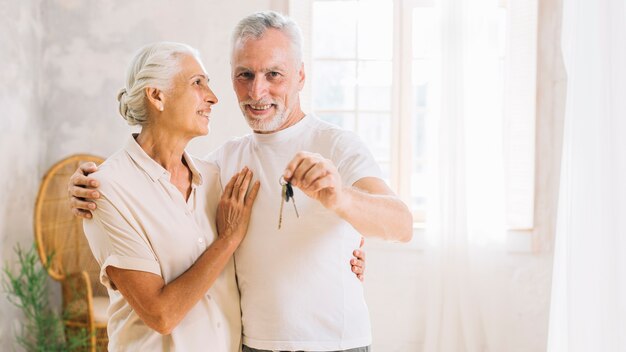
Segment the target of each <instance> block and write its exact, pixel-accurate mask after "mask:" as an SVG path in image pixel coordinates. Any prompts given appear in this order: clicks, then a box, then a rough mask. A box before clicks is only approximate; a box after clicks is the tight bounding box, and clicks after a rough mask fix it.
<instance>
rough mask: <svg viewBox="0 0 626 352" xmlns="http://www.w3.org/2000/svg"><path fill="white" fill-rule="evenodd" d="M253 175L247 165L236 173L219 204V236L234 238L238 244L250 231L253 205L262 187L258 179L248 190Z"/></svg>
mask: <svg viewBox="0 0 626 352" xmlns="http://www.w3.org/2000/svg"><path fill="white" fill-rule="evenodd" d="M252 176H253V174H252V171H251V170H249V169H248V168H247V167H244V168H243V169H242V170H241V171H240V172H238V173H236V174H235V175H234V176H233V177H232V178H231V179H230V181H229V182H228V184H227V185H226V187H225V188H224V193H222V197H221V199H220V201H219V204H218V206H217V234H218V237H220V238H224V239H227V240H233V241H235V242H236V244H237V245H238V244H239V243H240V242H241V240H243V238H244V237H245V235H246V232H247V231H248V224H249V223H250V214H251V212H252V205H253V204H254V200H255V199H256V196H257V194H258V193H259V188H260V187H261V183H260V182H259V181H256V182H254V184H253V185H252V188H251V189H250V190H249V191H248V186H249V185H250V182H252Z"/></svg>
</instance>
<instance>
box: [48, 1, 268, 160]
mask: <svg viewBox="0 0 626 352" xmlns="http://www.w3.org/2000/svg"><path fill="white" fill-rule="evenodd" d="M268 6H270V3H269V1H254V2H250V1H244V0H237V1H228V2H221V1H205V0H194V1H185V2H180V1H147V0H146V1H97V2H86V1H79V0H57V1H46V2H43V3H42V13H43V23H44V27H45V29H46V37H45V41H44V47H43V59H42V61H43V62H42V64H43V77H45V82H44V89H43V110H44V111H45V114H46V118H45V120H44V124H45V125H44V127H45V128H44V129H45V131H46V132H45V133H46V135H45V138H46V140H47V142H48V144H47V148H46V151H45V155H44V160H45V161H46V165H45V166H46V167H47V166H49V165H51V163H52V162H53V161H54V160H58V159H60V158H61V157H63V156H65V155H67V154H71V153H75V152H77V151H84V152H91V153H95V154H98V155H102V156H107V155H110V154H111V153H112V152H113V151H115V150H117V149H118V148H119V147H120V146H121V145H122V143H123V141H125V139H126V138H127V136H128V134H129V132H130V131H131V128H130V127H128V126H127V125H126V122H125V121H124V120H123V119H122V118H121V117H120V116H119V114H118V112H117V101H116V100H115V96H116V94H117V91H118V89H119V88H120V87H121V86H122V84H123V79H124V74H125V70H126V66H127V64H128V62H129V61H130V58H131V57H132V54H133V53H134V51H135V50H137V49H138V48H139V47H141V46H142V45H144V44H147V43H151V42H154V41H160V40H170V41H180V42H184V43H187V44H190V45H192V46H194V47H196V48H198V49H199V50H200V53H201V55H202V58H203V61H204V63H205V66H206V69H207V71H208V73H209V76H210V77H211V87H212V88H213V90H214V92H215V94H216V95H217V96H218V98H219V99H220V101H219V103H218V104H217V106H216V107H215V108H214V110H213V114H212V116H213V119H212V121H211V129H212V132H211V134H210V135H209V137H205V138H200V139H197V140H195V141H193V142H192V146H191V150H192V152H194V153H196V154H198V155H204V154H206V153H207V152H208V151H210V150H212V149H214V148H215V147H217V146H218V145H220V144H221V143H222V142H223V141H225V140H227V139H228V138H229V137H232V136H236V135H241V134H243V133H245V132H246V131H247V127H246V125H245V121H244V120H243V118H242V117H241V113H240V111H239V108H238V107H237V105H236V99H235V96H234V93H233V92H232V88H231V83H230V66H229V60H230V55H229V39H230V31H231V30H232V28H233V27H234V25H235V23H236V22H237V21H238V20H239V19H241V17H243V16H245V15H247V14H249V13H251V12H253V11H257V10H261V9H266V8H268Z"/></svg>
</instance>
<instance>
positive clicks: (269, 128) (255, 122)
mask: <svg viewBox="0 0 626 352" xmlns="http://www.w3.org/2000/svg"><path fill="white" fill-rule="evenodd" d="M247 105H265V104H258V103H256V102H251V101H245V102H242V103H239V107H240V108H241V112H243V116H244V117H245V118H246V122H248V126H250V128H252V130H253V131H256V132H274V131H276V130H278V129H279V128H280V126H282V125H283V123H285V121H286V120H287V117H289V109H286V108H285V106H284V105H280V104H274V106H276V112H275V113H274V116H271V117H269V118H264V119H257V118H254V117H252V116H248V114H247V113H246V106H247Z"/></svg>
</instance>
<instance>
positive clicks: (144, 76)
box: [117, 42, 200, 125]
mask: <svg viewBox="0 0 626 352" xmlns="http://www.w3.org/2000/svg"><path fill="white" fill-rule="evenodd" d="M184 55H191V56H193V57H195V58H196V59H197V60H198V61H200V58H199V57H200V55H199V53H198V50H196V49H194V48H192V47H191V46H189V45H187V44H182V43H174V42H158V43H153V44H149V45H146V46H144V47H143V48H141V49H139V51H137V53H136V54H135V56H134V57H133V59H132V60H131V63H130V66H129V67H128V71H127V73H126V85H125V87H124V88H122V89H120V91H119V93H118V94H117V100H118V101H119V103H120V106H119V110H120V114H121V115H122V117H123V118H124V119H125V120H126V121H127V122H128V124H129V125H144V124H146V123H147V122H148V109H147V104H148V100H147V97H146V93H145V88H147V87H151V88H157V89H160V90H162V91H167V90H169V89H170V88H171V86H172V79H173V78H174V76H175V75H176V74H177V73H178V72H180V70H181V67H180V60H181V58H182V57H183V56H184Z"/></svg>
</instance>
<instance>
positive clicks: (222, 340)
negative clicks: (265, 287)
mask: <svg viewBox="0 0 626 352" xmlns="http://www.w3.org/2000/svg"><path fill="white" fill-rule="evenodd" d="M184 158H185V160H186V161H187V164H188V165H189V168H190V169H191V171H192V185H191V187H192V192H191V195H190V197H189V199H188V200H187V201H185V199H184V197H183V195H182V194H181V193H180V191H178V189H177V188H176V187H175V186H174V185H172V184H171V183H170V174H169V172H167V171H166V170H165V169H164V168H163V167H162V166H161V165H159V164H158V163H157V162H156V161H154V160H153V159H151V158H150V157H149V156H148V155H147V154H146V153H145V152H144V150H143V149H141V147H140V146H139V145H138V144H137V142H136V141H135V139H134V138H130V140H129V141H128V143H127V145H126V147H125V148H124V149H122V150H120V151H118V152H117V153H115V154H113V155H112V156H111V157H110V158H108V159H107V160H106V161H105V162H104V163H103V164H102V165H101V166H100V167H99V168H98V172H96V173H94V174H92V176H93V177H94V178H95V179H97V180H99V181H100V184H101V186H100V188H99V191H100V193H101V194H102V197H101V198H100V199H98V200H96V203H97V205H98V208H97V210H96V211H93V219H92V220H85V221H84V222H83V226H84V229H85V234H86V235H87V239H88V241H89V246H90V247H91V250H92V252H93V254H94V256H95V258H96V260H97V261H98V263H99V264H100V266H101V272H100V281H101V282H102V284H103V285H105V286H106V287H107V289H108V292H109V296H110V300H111V302H110V305H109V309H108V315H109V323H108V333H109V351H183V352H187V351H216V352H217V351H220V352H222V351H223V352H236V351H239V349H240V344H241V342H240V341H241V319H240V316H241V315H240V314H241V311H240V308H239V292H238V290H237V283H236V281H235V267H234V262H233V260H232V259H231V260H230V261H229V263H228V264H227V265H226V267H225V268H224V271H223V272H222V273H221V274H220V276H219V277H218V278H217V280H216V281H215V282H214V283H213V286H211V288H210V289H209V290H208V291H207V293H206V295H205V296H204V297H203V298H202V299H201V300H200V301H199V302H198V303H197V304H196V305H195V306H194V307H193V308H192V309H191V310H190V311H189V312H188V313H187V315H186V316H185V318H184V319H183V320H182V321H181V322H180V323H179V325H178V326H177V327H176V328H175V329H174V330H173V331H172V333H171V334H169V335H161V334H159V333H158V332H156V331H154V330H152V329H151V328H150V327H148V326H147V325H146V324H145V323H144V322H143V321H142V320H141V318H140V317H139V316H138V315H137V313H136V312H135V311H134V310H133V309H132V307H131V306H130V305H129V304H128V302H127V301H126V299H124V297H123V296H122V295H121V294H120V292H119V291H117V290H115V289H114V288H113V287H112V286H111V282H110V281H109V278H108V276H107V273H106V268H107V267H108V266H109V265H112V266H115V267H118V268H122V269H129V270H139V271H145V272H149V273H153V274H156V275H160V276H161V277H163V280H164V281H165V283H166V284H167V283H170V282H172V281H173V280H174V279H176V278H177V277H179V276H180V275H181V274H182V273H184V272H185V271H186V270H187V269H188V268H189V267H190V266H191V265H193V264H194V263H195V261H196V260H197V259H198V257H199V256H200V255H201V254H202V253H203V252H204V250H205V249H206V248H207V246H208V245H209V244H210V243H212V242H213V241H214V240H215V238H216V233H217V231H216V229H215V214H216V210H217V203H218V200H219V197H220V194H221V184H220V181H219V175H218V172H219V170H218V169H217V167H216V166H215V165H214V164H212V163H209V162H207V161H202V160H198V159H195V158H192V157H190V156H189V155H188V154H187V153H185V154H184ZM179 299H180V300H181V301H182V300H185V299H187V298H186V297H179Z"/></svg>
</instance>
